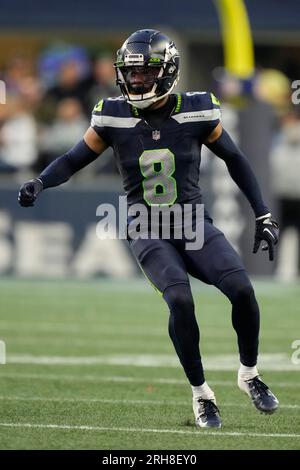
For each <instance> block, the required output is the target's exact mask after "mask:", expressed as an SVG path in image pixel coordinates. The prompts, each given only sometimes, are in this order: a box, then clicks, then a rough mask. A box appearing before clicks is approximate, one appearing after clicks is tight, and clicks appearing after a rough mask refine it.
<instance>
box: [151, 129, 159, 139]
mask: <svg viewBox="0 0 300 470" xmlns="http://www.w3.org/2000/svg"><path fill="white" fill-rule="evenodd" d="M152 139H153V140H159V139H160V131H153V132H152Z"/></svg>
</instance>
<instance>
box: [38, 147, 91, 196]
mask: <svg viewBox="0 0 300 470" xmlns="http://www.w3.org/2000/svg"><path fill="white" fill-rule="evenodd" d="M97 157H98V154H97V153H96V152H94V151H93V150H92V149H90V147H89V146H88V145H87V144H86V143H85V141H84V140H83V139H82V140H81V141H80V142H78V144H76V145H75V146H74V147H73V148H71V150H69V151H68V152H67V153H65V154H64V155H62V156H61V157H58V158H57V159H56V160H54V161H53V162H52V163H50V165H48V166H47V167H46V168H45V170H44V171H43V172H42V173H41V174H40V176H39V177H38V178H39V180H40V181H41V182H42V183H43V189H46V188H51V187H53V186H58V185H60V184H62V183H65V182H66V181H68V180H69V179H70V178H71V176H72V175H74V173H76V172H77V171H79V170H81V169H82V168H84V167H85V166H87V165H88V164H89V163H91V162H93V161H94V160H96V158H97Z"/></svg>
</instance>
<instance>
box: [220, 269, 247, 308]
mask: <svg viewBox="0 0 300 470" xmlns="http://www.w3.org/2000/svg"><path fill="white" fill-rule="evenodd" d="M219 288H220V290H221V291H222V292H223V293H224V294H225V295H226V296H227V297H228V298H229V300H230V301H231V303H239V304H242V303H243V302H245V303H247V302H249V301H253V300H255V293H254V289H253V287H252V284H251V282H250V279H249V278H248V276H247V274H246V273H245V272H243V271H238V272H234V273H232V274H229V275H228V276H226V277H225V278H224V279H223V280H222V281H221V283H220V285H219Z"/></svg>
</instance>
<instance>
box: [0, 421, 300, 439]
mask: <svg viewBox="0 0 300 470" xmlns="http://www.w3.org/2000/svg"><path fill="white" fill-rule="evenodd" d="M0 427H11V428H31V429H61V430H72V431H73V430H78V431H98V432H135V433H154V434H181V435H189V436H191V435H194V436H202V437H203V436H220V437H221V436H223V437H224V436H231V437H241V436H246V437H279V438H282V437H287V438H296V439H298V438H300V434H284V433H252V432H227V431H221V430H220V431H218V432H212V431H204V430H203V429H202V430H200V429H199V430H195V431H183V430H180V429H178V430H177V429H150V428H149V429H147V428H121V427H120V428H118V427H102V426H88V425H74V426H71V425H67V424H43V423H40V424H37V423H1V422H0Z"/></svg>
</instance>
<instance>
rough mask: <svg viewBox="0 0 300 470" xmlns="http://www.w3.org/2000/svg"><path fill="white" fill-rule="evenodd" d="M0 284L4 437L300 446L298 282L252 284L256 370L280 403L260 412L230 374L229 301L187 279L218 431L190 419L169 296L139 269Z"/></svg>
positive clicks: (42, 444)
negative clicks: (115, 277)
mask: <svg viewBox="0 0 300 470" xmlns="http://www.w3.org/2000/svg"><path fill="white" fill-rule="evenodd" d="M0 286H1V287H0V299H1V301H0V308H1V314H0V339H2V340H4V341H5V343H6V347H7V364H6V365H0V384H1V388H0V403H1V405H0V410H1V411H0V448H1V449H146V450H150V449H299V448H300V393H299V392H300V380H299V376H300V366H299V365H293V364H292V362H291V355H292V353H293V350H292V348H291V344H292V342H293V341H294V340H297V339H300V328H299V324H300V320H299V313H300V307H299V305H300V289H299V288H298V287H297V286H281V285H279V284H275V283H274V284H272V283H268V284H266V283H265V284H259V283H257V284H256V287H257V296H258V299H259V302H260V305H261V310H262V322H261V323H262V326H261V352H262V353H263V356H262V360H264V367H263V368H262V373H263V380H265V381H266V383H267V384H268V385H270V386H272V389H273V391H274V392H275V393H276V395H277V396H278V398H279V400H280V403H281V409H280V410H279V411H278V412H277V413H276V414H274V415H271V416H265V415H262V414H259V413H258V412H257V411H256V410H255V409H254V408H253V407H252V405H251V404H250V403H249V401H248V398H247V397H246V395H245V396H244V395H243V394H242V393H241V392H240V391H239V390H238V388H237V386H236V370H235V369H236V366H237V364H238V361H237V357H236V356H234V354H235V353H236V341H235V335H234V332H233V329H232V327H231V323H230V305H229V303H228V301H227V300H226V299H225V298H224V297H223V296H222V295H221V294H219V293H218V292H217V291H216V290H215V289H213V288H209V287H206V286H203V287H201V286H200V284H193V286H194V287H193V291H194V294H195V301H196V306H197V316H198V319H199V323H200V328H201V335H202V339H201V344H202V353H203V357H204V365H207V368H208V370H207V373H206V378H207V381H208V383H209V384H210V385H211V386H212V388H213V389H214V390H215V393H216V397H217V400H218V404H219V407H220V410H221V415H222V419H223V427H222V429H221V430H216V431H214V432H210V431H207V430H203V429H196V428H195V427H194V425H193V414H192V407H191V392H190V387H189V385H188V384H187V382H186V380H185V377H184V375H183V373H182V371H181V369H180V367H179V366H178V365H177V362H176V356H175V353H174V352H173V346H172V344H171V341H170V340H169V337H168V334H167V318H168V313H167V308H166V305H165V304H164V301H163V300H162V298H161V297H160V296H159V295H158V294H156V293H155V292H154V291H153V290H152V288H151V286H150V285H148V284H147V282H146V281H143V280H142V281H137V282H134V281H128V282H123V283H122V282H118V283H112V282H109V281H107V280H104V281H103V280H99V281H97V282H96V281H93V282H90V283H87V282H76V281H72V282H71V281H69V282H66V281H61V282H37V281H26V282H25V281H17V280H8V279H2V280H1V283H0ZM299 356H300V355H298V357H299ZM218 369H221V370H218ZM282 369H283V370H282Z"/></svg>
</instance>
